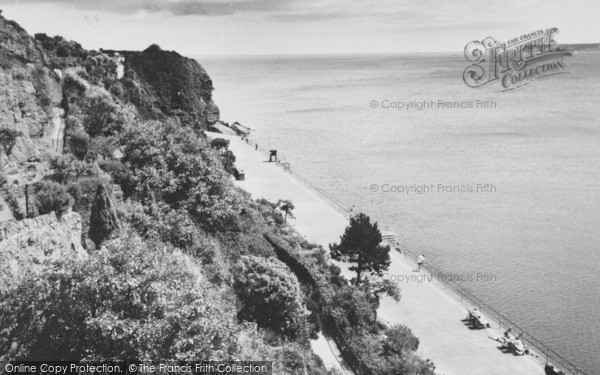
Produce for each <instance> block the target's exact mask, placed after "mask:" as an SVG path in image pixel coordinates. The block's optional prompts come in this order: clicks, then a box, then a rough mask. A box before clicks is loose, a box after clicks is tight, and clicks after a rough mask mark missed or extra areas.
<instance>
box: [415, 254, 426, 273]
mask: <svg viewBox="0 0 600 375" xmlns="http://www.w3.org/2000/svg"><path fill="white" fill-rule="evenodd" d="M423 262H425V255H423V254H421V255H419V258H417V267H418V268H417V271H421V266H422V265H423Z"/></svg>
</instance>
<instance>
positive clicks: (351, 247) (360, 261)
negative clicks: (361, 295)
mask: <svg viewBox="0 0 600 375" xmlns="http://www.w3.org/2000/svg"><path fill="white" fill-rule="evenodd" d="M329 249H330V250H331V257H332V258H333V259H335V260H345V261H348V262H350V263H354V264H355V265H353V266H351V267H350V270H351V271H355V272H356V278H355V279H354V285H359V284H360V283H361V282H362V281H363V280H362V277H363V274H364V273H365V272H369V273H371V274H376V275H377V276H380V277H381V276H383V272H384V271H386V270H387V269H388V268H389V266H390V248H389V246H386V247H383V246H381V232H380V231H379V228H378V227H377V223H371V219H370V218H369V217H368V216H367V215H365V214H363V213H359V214H358V215H355V216H353V217H352V218H350V225H348V226H347V227H346V230H345V232H344V234H343V235H342V236H341V237H340V243H339V245H338V244H330V245H329Z"/></svg>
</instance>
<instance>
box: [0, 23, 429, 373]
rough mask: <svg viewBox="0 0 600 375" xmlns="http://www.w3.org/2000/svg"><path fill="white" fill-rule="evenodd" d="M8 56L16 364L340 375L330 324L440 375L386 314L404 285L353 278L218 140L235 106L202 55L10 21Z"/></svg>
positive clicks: (6, 327)
mask: <svg viewBox="0 0 600 375" xmlns="http://www.w3.org/2000/svg"><path fill="white" fill-rule="evenodd" d="M0 57H1V64H0V79H2V82H3V83H4V84H3V86H2V89H1V92H0V100H1V104H0V140H1V141H2V148H1V149H0V155H1V156H0V166H1V171H0V172H1V176H0V197H1V199H0V220H1V222H0V233H2V235H0V269H4V270H8V271H5V272H3V273H0V286H2V288H0V361H5V360H84V359H87V360H97V361H100V360H103V361H104V360H136V361H137V360H139V361H150V360H157V359H160V360H177V361H186V360H188V361H189V360H221V361H224V360H254V361H256V360H264V361H272V363H273V373H277V374H283V375H286V374H290V375H292V374H298V375H306V374H311V375H325V374H336V373H337V370H335V369H331V370H327V369H326V368H325V367H324V366H323V363H322V361H321V359H320V358H319V357H318V355H317V354H316V353H314V352H313V351H312V350H311V349H310V339H311V338H315V337H316V336H317V334H319V333H324V334H326V335H335V336H336V338H337V339H338V342H345V343H346V344H344V345H345V348H344V353H345V355H346V356H347V360H350V361H352V363H353V365H354V366H355V368H356V369H359V370H360V373H364V374H373V375H384V374H386V375H387V374H392V373H394V374H400V373H414V374H422V375H432V374H434V366H433V364H432V363H431V362H430V361H425V360H423V359H421V358H420V357H419V356H418V355H417V354H416V350H417V349H418V345H419V341H418V339H417V338H416V337H414V335H413V334H412V332H411V331H410V329H408V328H407V327H404V326H393V327H386V326H385V325H383V324H381V323H380V322H378V320H377V308H378V306H379V301H380V298H381V297H382V296H383V295H384V294H388V295H390V296H392V297H394V298H398V293H399V292H398V289H397V287H395V286H394V285H391V284H390V283H379V282H365V283H362V284H359V283H358V282H355V283H351V282H349V281H348V280H346V279H345V278H344V277H342V276H340V269H339V268H338V267H337V266H335V265H333V264H332V263H331V262H330V260H331V258H330V255H329V252H328V251H327V250H325V249H323V248H321V247H320V246H316V245H313V244H310V243H307V242H306V241H305V240H304V239H303V238H302V236H301V235H300V234H298V233H296V232H295V231H294V230H293V229H292V228H291V227H290V226H288V225H287V222H286V219H287V217H288V214H290V213H291V210H293V204H291V202H276V203H275V202H268V201H266V200H253V199H251V198H250V196H249V194H248V193H246V192H244V191H241V190H239V189H237V188H236V187H235V186H234V185H233V183H232V178H233V177H232V174H231V172H232V171H233V165H234V163H235V155H233V154H232V153H231V151H229V150H228V143H227V141H225V140H223V139H217V140H213V141H209V140H208V139H207V137H206V135H205V134H204V132H203V130H204V129H206V127H207V126H208V125H209V124H211V123H213V122H214V121H217V120H218V117H219V111H218V108H217V106H216V105H215V103H213V101H212V91H213V84H212V81H211V79H210V77H209V75H208V74H207V72H206V71H205V70H204V69H203V68H202V66H201V65H200V64H198V63H197V62H196V61H194V60H191V59H188V58H185V57H183V56H181V55H179V54H177V53H176V52H171V51H164V50H162V49H160V47H158V46H156V45H153V46H150V47H149V48H147V49H146V50H144V51H142V52H132V51H120V52H116V51H110V50H105V51H91V50H86V49H84V48H83V47H82V46H81V45H79V44H78V43H76V42H72V41H67V40H65V39H64V38H62V37H49V36H47V35H45V34H36V35H35V36H34V37H32V36H30V35H28V34H27V33H26V32H25V31H24V30H23V29H22V28H21V27H20V26H18V24H16V23H15V22H14V21H8V20H6V19H4V18H3V17H1V16H0ZM374 231H376V232H377V227H376V226H375V227H374ZM380 237H381V236H380V235H379V238H380ZM373 238H377V236H375V237H373ZM375 245H376V244H375ZM380 251H381V252H382V254H384V253H385V254H387V253H386V251H387V252H388V253H389V248H387V250H385V249H380ZM382 257H384V255H382ZM23 270H28V271H27V272H23ZM30 270H31V271H33V272H29V271H30ZM17 274H19V275H20V276H19V277H15V275H17Z"/></svg>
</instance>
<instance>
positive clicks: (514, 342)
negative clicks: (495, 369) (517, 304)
mask: <svg viewBox="0 0 600 375" xmlns="http://www.w3.org/2000/svg"><path fill="white" fill-rule="evenodd" d="M522 337H523V332H521V334H519V335H517V336H514V334H513V333H512V328H510V327H508V328H507V329H506V331H504V335H503V336H502V337H501V338H500V340H499V341H500V344H501V348H506V349H508V350H510V351H513V352H514V353H515V354H517V355H523V354H527V353H528V350H527V347H525V344H523V340H522V339H521V338H522Z"/></svg>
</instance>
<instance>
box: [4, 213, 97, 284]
mask: <svg viewBox="0 0 600 375" xmlns="http://www.w3.org/2000/svg"><path fill="white" fill-rule="evenodd" d="M86 256H87V253H86V252H85V250H83V248H82V246H81V216H79V214H77V213H75V212H69V213H67V214H65V215H63V216H62V217H61V218H60V219H59V218H57V217H56V215H55V214H54V213H50V214H48V215H42V216H38V217H36V218H33V219H25V220H21V221H11V222H8V223H5V224H3V225H0V289H2V288H7V287H8V285H6V284H8V283H16V282H17V281H18V280H19V279H20V278H21V277H23V276H24V275H26V274H27V273H28V272H36V271H37V269H38V268H39V266H40V264H41V263H42V262H44V261H46V260H56V259H59V258H66V257H77V258H82V257H86ZM2 282H4V283H5V284H4V285H2Z"/></svg>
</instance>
